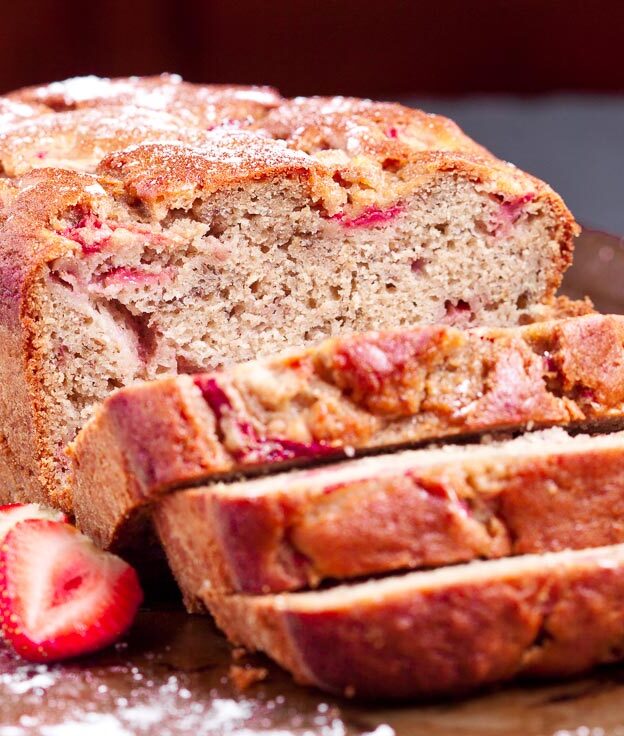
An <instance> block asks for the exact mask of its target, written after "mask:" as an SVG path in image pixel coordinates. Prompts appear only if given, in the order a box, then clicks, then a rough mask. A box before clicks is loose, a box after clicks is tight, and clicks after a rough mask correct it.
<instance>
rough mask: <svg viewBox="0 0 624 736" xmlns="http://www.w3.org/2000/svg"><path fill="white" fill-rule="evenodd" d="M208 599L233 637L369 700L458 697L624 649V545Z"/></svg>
mask: <svg viewBox="0 0 624 736" xmlns="http://www.w3.org/2000/svg"><path fill="white" fill-rule="evenodd" d="M204 600H205V602H206V604H207V605H208V606H209V608H210V609H211V611H212V612H213V613H214V615H215V617H216V620H217V623H218V624H219V626H221V628H222V629H223V630H224V631H225V632H226V633H227V635H228V637H229V638H230V640H231V641H232V642H234V643H236V644H239V645H243V646H245V647H246V648H248V649H250V650H261V651H263V652H266V653H267V654H269V656H271V657H272V658H273V659H275V660H276V661H277V662H279V663H280V664H281V665H282V666H283V667H285V668H286V669H287V670H289V671H290V672H291V673H292V674H293V675H294V676H295V679H296V680H297V681H298V682H300V683H302V684H307V685H316V686H318V687H320V688H322V689H324V690H328V691H330V692H333V693H341V694H347V695H355V696H358V697H366V698H369V699H370V698H428V697H432V696H448V695H457V694H461V693H464V692H466V691H468V690H474V689H476V688H479V687H481V686H484V685H487V684H490V683H495V682H500V681H505V680H509V679H511V678H513V677H517V676H528V677H565V676H569V675H573V674H577V673H579V672H582V671H584V670H587V669H589V668H591V667H593V666H595V665H597V664H600V663H605V662H612V661H614V660H617V659H620V658H621V657H622V651H623V647H624V545H615V546H611V547H602V548H598V549H593V550H582V551H572V552H569V551H566V552H555V553H548V554H542V555H525V556H520V557H514V558H506V559H501V560H488V561H485V562H472V563H469V564H466V565H457V566H452V567H447V568H441V569H438V570H434V571H427V572H414V573H409V574H407V575H398V576H393V577H389V578H385V579H382V580H376V581H370V582H365V583H359V584H353V585H343V586H338V587H335V588H331V589H329V590H324V591H320V592H303V593H282V594H278V595H268V596H249V595H238V594H237V595H231V596H223V595H215V594H214V591H211V589H210V588H209V586H206V587H205V589H204Z"/></svg>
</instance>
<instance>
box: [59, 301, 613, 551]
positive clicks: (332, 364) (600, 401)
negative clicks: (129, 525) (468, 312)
mask: <svg viewBox="0 0 624 736" xmlns="http://www.w3.org/2000/svg"><path fill="white" fill-rule="evenodd" d="M597 344H598V345H608V346H610V347H609V349H608V350H605V354H604V358H603V359H602V360H601V362H600V364H597V362H596V353H595V352H594V350H595V347H596V345H597ZM202 395H203V398H204V402H203V403H201V401H200V400H201V397H202ZM197 402H200V403H201V406H202V411H203V412H206V413H204V414H203V415H200V414H197V413H195V412H194V411H193V407H194V406H197V405H198V403H197ZM207 416H211V419H210V420H207V419H206V417H207ZM623 417H624V318H623V317H619V316H603V315H587V316H584V317H577V318H570V319H567V320H560V321H553V322H544V323H536V324H532V325H528V326H526V327H522V328H507V329H502V328H501V329H489V330H485V329H480V330H479V329H476V330H466V331H462V330H458V329H456V328H451V327H442V326H432V327H423V328H415V329H412V330H404V331H399V332H387V333H368V334H363V335H355V336H352V337H345V338H334V339H330V340H327V341H325V342H323V343H321V344H320V345H319V346H317V347H312V348H308V349H306V350H302V351H299V352H291V353H288V354H285V355H281V356H277V357H275V358H270V359H265V360H262V361H254V362H251V363H245V364H240V365H237V366H234V367H232V368H231V369H228V370H225V371H221V372H216V373H213V374H200V375H197V376H195V377H190V376H179V377H177V378H173V379H166V380H164V381H156V382H153V383H144V384H140V385H136V386H132V387H129V388H126V389H122V390H121V391H118V392H116V393H115V394H113V395H111V396H110V397H109V398H108V399H107V400H106V401H105V402H104V403H103V404H102V406H101V408H100V409H99V411H98V412H97V413H96V415H95V416H94V418H93V419H92V420H91V421H90V422H89V423H88V424H87V426H86V427H85V428H84V429H83V431H82V432H81V433H80V434H79V436H78V438H77V440H76V442H75V443H74V444H73V446H72V448H71V454H72V456H73V459H74V463H75V489H74V506H75V512H76V516H77V520H78V523H79V524H80V525H81V526H82V528H83V529H84V530H86V531H87V532H88V533H90V534H91V535H93V536H94V537H95V538H96V539H97V540H98V541H99V542H100V543H101V544H102V545H104V546H109V545H111V544H113V543H115V541H116V538H117V537H118V535H119V534H120V533H122V530H121V525H122V522H123V521H124V519H125V518H126V517H127V516H128V515H129V514H131V513H132V512H133V511H134V510H135V508H136V507H137V506H139V505H141V504H142V503H144V502H145V500H146V499H152V498H155V497H156V496H158V495H159V494H161V493H163V492H165V491H167V490H169V489H171V488H183V487H185V486H189V485H196V484H198V483H201V482H205V481H207V480H208V479H209V478H210V477H214V476H218V475H223V474H231V473H237V472H241V471H242V472H247V473H248V472H254V471H257V470H258V469H261V468H267V467H270V468H271V469H272V470H277V469H278V468H279V467H283V466H284V465H285V464H288V463H293V462H297V463H305V462H310V461H312V460H318V459H319V458H329V457H336V456H341V455H344V453H345V452H346V451H349V449H350V448H355V449H356V450H359V451H364V450H371V449H373V448H382V447H393V446H397V445H402V444H408V443H417V442H425V441H431V440H436V439H442V438H450V437H456V436H460V435H471V434H476V433H480V432H490V431H494V430H502V429H516V430H522V429H525V428H526V427H529V428H532V427H544V426H551V425H563V426H566V425H579V424H587V423H590V424H591V423H593V424H596V423H599V424H604V423H618V422H619V423H621V422H622V419H623ZM111 427H112V428H113V431H112V432H111V429H110V428H111ZM103 432H106V433H107V434H106V437H107V439H106V442H100V441H99V439H98V437H99V436H100V434H101V433H103ZM154 438H158V439H157V440H155V439H154ZM217 447H218V448H219V451H218V452H215V449H214V448H217ZM206 448H208V451H207V449H206ZM107 464H111V466H112V465H115V466H117V467H119V468H120V469H121V471H120V473H119V474H116V475H115V477H117V478H119V479H120V481H121V485H119V487H113V486H112V485H110V486H109V493H110V494H112V495H113V496H115V497H116V498H119V499H120V500H123V502H121V501H120V506H119V508H118V509H117V514H116V516H106V518H104V517H103V516H102V514H101V513H100V511H99V509H98V506H99V503H98V498H99V495H100V479H99V478H100V477H99V473H100V472H101V471H102V469H103V468H105V467H106V466H107ZM129 494H131V495H132V496H133V501H132V502H131V503H129V504H128V503H127V499H128V497H129Z"/></svg>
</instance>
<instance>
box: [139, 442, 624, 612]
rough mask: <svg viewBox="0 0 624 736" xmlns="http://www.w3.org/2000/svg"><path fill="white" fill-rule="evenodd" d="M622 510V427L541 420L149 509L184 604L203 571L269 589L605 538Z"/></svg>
mask: <svg viewBox="0 0 624 736" xmlns="http://www.w3.org/2000/svg"><path fill="white" fill-rule="evenodd" d="M523 442H524V440H523ZM436 458H437V459H436ZM622 512H624V434H618V435H614V436H613V437H609V441H608V442H605V438H603V437H594V438H591V439H585V438H579V439H577V440H575V441H571V440H570V438H569V437H568V436H567V435H564V436H563V437H561V436H560V434H559V433H558V432H554V433H553V432H551V433H546V434H545V435H543V436H540V437H539V438H538V437H535V438H533V440H532V442H531V446H530V447H528V448H527V447H526V445H524V446H523V444H522V442H521V443H519V442H518V441H512V442H509V443H503V444H501V445H493V446H491V447H479V446H470V449H468V448H467V449H466V450H465V451H463V452H461V451H457V450H455V452H454V453H453V454H449V452H448V451H446V452H442V453H441V452H439V451H435V450H434V451H427V450H423V451H420V452H412V453H407V454H398V455H386V456H382V457H379V458H370V459H364V460H354V461H351V462H350V463H348V464H345V465H337V466H336V465H332V466H329V467H328V468H319V469H316V470H312V471H298V472H294V473H290V474H285V475H278V476H271V479H262V480H260V481H253V480H252V481H247V482H240V483H235V484H226V485H220V484H216V485H213V486H208V487H204V488H197V489H192V490H188V491H181V492H179V493H173V494H169V495H168V496H166V497H165V498H164V499H163V500H162V501H161V502H160V503H159V504H158V505H157V506H156V508H155V510H154V513H153V518H154V520H155V523H156V528H157V530H158V532H159V536H160V539H161V542H162V544H163V547H164V549H165V552H166V553H167V557H168V559H169V563H170V566H171V569H172V570H173V572H174V574H175V576H176V579H177V580H178V583H179V585H180V587H181V589H182V592H183V595H184V598H185V600H187V601H189V602H191V603H192V601H193V600H194V598H195V597H196V596H197V592H198V590H199V588H200V587H201V583H202V581H203V580H209V581H210V585H211V586H212V588H213V589H214V590H216V591H222V592H224V593H233V592H241V593H269V592H272V593H275V592H281V591H285V590H298V589H301V588H307V587H316V586H317V585H318V584H319V583H320V582H321V581H323V580H325V579H328V578H330V579H331V578H333V579H343V578H350V577H363V576H365V575H371V574H379V573H386V572H392V571H396V570H403V569H415V568H420V567H438V566H442V565H450V564H455V563H457V562H467V561H470V560H473V559H479V558H493V557H503V556H508V555H515V554H526V553H531V552H549V551H557V550H561V549H582V548H585V547H600V546H604V545H607V544H616V543H620V542H624V523H623V522H622ZM371 519H374V520H375V523H374V524H371Z"/></svg>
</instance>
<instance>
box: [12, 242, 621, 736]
mask: <svg viewBox="0 0 624 736" xmlns="http://www.w3.org/2000/svg"><path fill="white" fill-rule="evenodd" d="M565 287H566V288H565V290H566V293H568V294H569V295H570V296H574V297H579V296H581V295H583V294H585V293H587V294H589V295H590V296H591V297H592V299H594V302H595V304H596V307H597V308H599V309H601V310H603V311H612V312H624V243H623V242H622V240H620V239H618V238H613V237H611V236H607V235H603V234H600V233H592V232H589V233H587V234H585V235H584V236H582V237H581V238H580V240H579V244H578V246H577V256H576V261H575V265H574V267H573V268H572V269H571V270H570V273H569V275H568V276H567V277H566V284H565ZM233 666H234V667H237V668H239V669H238V670H232V667H233ZM247 675H249V679H253V677H254V676H259V675H264V679H262V680H261V681H258V682H255V683H253V682H252V683H251V684H249V685H248V686H247V687H245V688H243V687H242V683H241V680H244V679H246V677H247ZM257 733H258V734H273V735H274V736H278V735H280V736H286V734H294V735H296V736H304V735H305V736H312V735H315V736H316V735H317V734H318V735H319V736H347V735H348V736H351V735H352V734H353V735H355V734H357V735H361V734H375V736H391V735H392V734H397V736H403V735H405V736H420V735H421V734H422V735H423V736H425V735H426V736H624V665H622V666H613V667H609V668H604V669H602V670H599V671H598V672H596V673H594V674H593V675H592V676H591V677H586V678H583V679H580V680H575V681H569V682H565V683H556V684H551V685H547V686H544V685H540V684H537V683H525V684H523V685H521V686H511V687H507V688H500V689H498V690H496V691H491V692H489V693H486V694H482V695H480V696H478V697H474V698H471V699H466V700H461V701H456V702H442V703H436V704H427V705H419V706H414V705H413V704H410V705H403V706H400V707H397V706H389V705H387V704H386V705H384V704H372V703H370V704H367V703H365V704H362V703H353V702H349V701H344V700H340V699H336V698H330V697H327V696H325V695H323V694H322V693H319V692H317V691H315V690H313V689H308V688H301V687H298V686H296V685H294V684H293V683H292V681H291V680H290V678H289V676H288V675H286V674H285V673H284V672H283V671H281V670H280V669H279V668H278V667H275V666H273V665H271V664H270V663H269V662H268V661H267V660H265V659H263V658H261V657H257V658H253V659H252V658H246V659H242V660H240V661H234V660H233V658H232V653H231V651H230V648H229V647H228V645H227V643H226V642H225V640H224V639H223V637H222V636H221V635H220V634H219V633H218V632H217V631H216V630H215V628H214V626H213V625H212V623H211V621H210V619H209V618H208V617H200V616H188V615H187V614H185V613H184V611H182V609H181V607H180V604H179V603H178V602H175V603H173V604H171V603H169V604H161V605H158V606H155V605H154V607H153V608H151V609H149V610H144V611H142V612H141V613H140V615H139V617H138V619H137V621H136V623H135V625H134V627H133V629H132V631H131V632H130V633H129V634H128V636H127V637H126V639H125V640H124V641H122V642H121V643H119V644H118V645H117V646H116V647H113V648H111V649H109V650H107V651H105V652H103V653H101V654H99V655H97V656H94V657H90V658H88V659H84V660H81V661H77V662H74V663H66V664H63V665H55V666H49V667H48V666H43V665H30V664H26V663H25V662H24V661H23V660H20V659H19V658H17V657H15V656H14V655H13V654H11V653H10V652H9V651H8V650H7V649H6V648H3V646H2V644H1V643H0V736H22V735H24V736H28V735H30V734H33V735H34V734H37V736H131V735H132V736H134V734H149V735H150V736H178V735H179V734H191V735H192V736H203V735H204V734H210V735H212V734H241V736H242V735H244V734H247V735H251V734H257Z"/></svg>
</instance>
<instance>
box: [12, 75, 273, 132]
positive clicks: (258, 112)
mask: <svg viewBox="0 0 624 736" xmlns="http://www.w3.org/2000/svg"><path fill="white" fill-rule="evenodd" d="M7 98H8V99H10V100H13V101H16V102H21V103H26V104H30V105H45V106H46V107H47V108H49V109H51V110H56V111H57V112H61V111H63V110H77V109H80V108H85V107H95V108H102V107H104V106H106V105H127V104H131V105H135V106H136V107H141V108H147V109H150V110H162V111H165V112H169V113H174V114H182V115H185V116H188V117H189V118H195V119H196V120H201V121H202V122H203V123H204V124H205V125H209V124H216V123H219V122H221V121H222V120H224V119H227V118H230V119H232V120H246V119H252V118H257V117H262V116H263V115H264V114H265V113H266V111H267V110H268V109H270V108H272V107H275V106H276V105H278V104H279V103H280V101H281V100H282V97H281V96H280V94H279V92H277V90H275V89H273V88H272V87H257V86H244V85H238V84H231V85H226V84H192V83H189V82H184V81H183V80H182V78H181V77H180V76H178V75H177V74H160V75H158V76H153V77H121V78H118V79H103V78H100V77H95V76H87V77H74V78H72V79H66V80H64V81H62V82H52V83H51V84H45V85H39V86H34V87H26V88H24V89H20V90H17V91H16V92H12V93H11V94H9V95H7Z"/></svg>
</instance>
